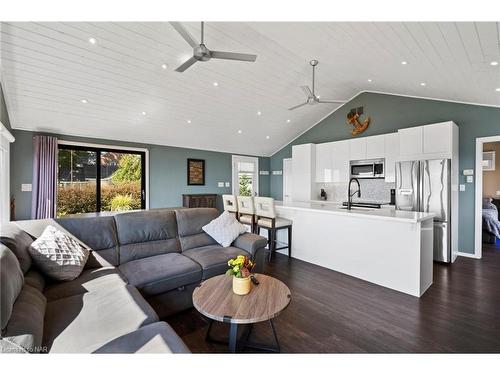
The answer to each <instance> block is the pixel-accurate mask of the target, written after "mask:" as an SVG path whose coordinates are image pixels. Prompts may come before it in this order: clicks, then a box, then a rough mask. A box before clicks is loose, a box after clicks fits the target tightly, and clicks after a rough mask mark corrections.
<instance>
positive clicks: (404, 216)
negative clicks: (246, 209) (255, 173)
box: [276, 201, 435, 223]
mask: <svg viewBox="0 0 500 375" xmlns="http://www.w3.org/2000/svg"><path fill="white" fill-rule="evenodd" d="M276 208H277V209H278V210H279V209H280V208H283V209H292V210H300V211H316V212H318V211H319V212H322V213H329V214H333V215H345V216H350V217H362V218H365V219H370V218H371V219H380V220H392V221H400V222H401V221H402V222H410V223H419V222H421V221H424V220H428V219H431V218H433V217H434V216H435V215H434V214H432V213H425V212H415V211H401V210H395V209H393V208H385V207H382V208H360V207H353V208H352V210H350V211H349V210H347V209H346V208H342V205H341V204H339V203H333V202H318V201H311V202H281V201H279V202H276Z"/></svg>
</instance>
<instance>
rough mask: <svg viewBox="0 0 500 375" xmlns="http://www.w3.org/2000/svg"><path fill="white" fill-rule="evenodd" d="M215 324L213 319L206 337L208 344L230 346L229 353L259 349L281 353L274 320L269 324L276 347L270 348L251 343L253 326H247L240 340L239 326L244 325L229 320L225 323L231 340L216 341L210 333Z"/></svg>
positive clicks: (270, 320)
mask: <svg viewBox="0 0 500 375" xmlns="http://www.w3.org/2000/svg"><path fill="white" fill-rule="evenodd" d="M213 322H214V321H213V320H212V319H210V324H209V326H208V330H207V335H206V336H205V340H206V341H207V342H212V343H214V344H221V345H228V346H229V351H230V352H231V353H236V351H241V350H243V349H245V348H250V349H257V350H262V351H265V352H271V353H279V352H280V350H281V349H280V344H279V341H278V335H277V334H276V329H275V328H274V324H273V321H272V319H269V320H268V322H269V325H270V326H271V330H272V332H273V337H274V342H275V346H268V345H263V344H259V343H254V342H250V341H249V338H250V334H251V333H252V329H253V324H246V325H245V326H246V327H245V332H244V333H243V335H242V337H241V339H240V340H238V326H241V325H242V324H237V323H231V322H230V321H229V320H228V321H226V322H225V323H228V324H229V340H228V341H224V340H218V339H214V338H212V336H211V335H210V333H211V331H212V324H213Z"/></svg>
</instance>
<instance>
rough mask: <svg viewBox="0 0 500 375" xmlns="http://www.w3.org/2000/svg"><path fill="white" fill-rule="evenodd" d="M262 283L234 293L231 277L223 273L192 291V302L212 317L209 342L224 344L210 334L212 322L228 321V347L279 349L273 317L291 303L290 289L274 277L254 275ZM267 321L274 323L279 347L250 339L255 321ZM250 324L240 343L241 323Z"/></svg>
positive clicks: (233, 350)
mask: <svg viewBox="0 0 500 375" xmlns="http://www.w3.org/2000/svg"><path fill="white" fill-rule="evenodd" d="M254 276H255V278H256V279H257V280H258V281H259V285H254V284H252V290H251V291H250V293H248V294H247V295H245V296H239V295H237V294H234V293H233V280H232V276H226V275H220V276H215V277H212V278H210V279H208V280H205V281H203V282H202V283H201V284H200V285H199V286H198V287H197V288H196V289H195V290H194V292H193V305H194V307H195V308H196V310H198V311H199V312H200V313H201V314H203V315H205V316H206V317H207V318H209V319H210V325H209V327H208V331H207V336H206V339H207V341H212V342H217V343H224V344H227V342H222V341H220V340H215V339H213V338H212V337H211V336H210V330H211V328H212V323H213V321H214V320H215V321H219V322H223V323H229V324H230V328H229V342H228V344H229V350H230V351H231V352H232V353H235V352H236V350H237V349H239V348H241V349H242V348H244V347H247V348H255V349H260V350H266V351H273V352H279V351H280V347H279V342H278V336H277V335H276V329H275V328H274V324H273V321H272V319H273V318H274V317H276V316H278V315H279V313H281V312H282V311H283V310H284V309H286V307H287V306H288V304H289V303H290V299H291V294H290V289H288V287H287V286H286V285H285V284H284V283H282V282H281V281H279V280H277V279H275V278H274V277H270V276H266V275H262V274H254ZM264 321H268V322H269V324H270V325H271V329H272V332H273V336H274V340H275V342H276V347H269V346H264V345H260V344H255V343H250V342H249V341H248V339H249V337H250V333H251V330H252V325H253V323H258V322H264ZM242 324H245V325H247V332H246V333H245V334H243V337H244V339H243V340H240V342H238V340H237V337H238V325H242Z"/></svg>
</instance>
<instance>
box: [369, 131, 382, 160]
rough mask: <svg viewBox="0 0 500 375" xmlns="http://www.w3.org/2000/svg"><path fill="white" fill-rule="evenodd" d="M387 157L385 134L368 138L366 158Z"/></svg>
mask: <svg viewBox="0 0 500 375" xmlns="http://www.w3.org/2000/svg"><path fill="white" fill-rule="evenodd" d="M383 157H385V135H375V136H373V137H367V138H366V159H377V158H383Z"/></svg>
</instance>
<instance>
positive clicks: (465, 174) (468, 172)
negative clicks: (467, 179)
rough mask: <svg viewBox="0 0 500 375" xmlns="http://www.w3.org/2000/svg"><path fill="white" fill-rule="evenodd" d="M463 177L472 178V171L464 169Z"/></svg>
mask: <svg viewBox="0 0 500 375" xmlns="http://www.w3.org/2000/svg"><path fill="white" fill-rule="evenodd" d="M464 176H474V169H464Z"/></svg>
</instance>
